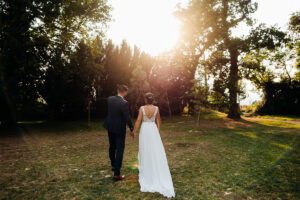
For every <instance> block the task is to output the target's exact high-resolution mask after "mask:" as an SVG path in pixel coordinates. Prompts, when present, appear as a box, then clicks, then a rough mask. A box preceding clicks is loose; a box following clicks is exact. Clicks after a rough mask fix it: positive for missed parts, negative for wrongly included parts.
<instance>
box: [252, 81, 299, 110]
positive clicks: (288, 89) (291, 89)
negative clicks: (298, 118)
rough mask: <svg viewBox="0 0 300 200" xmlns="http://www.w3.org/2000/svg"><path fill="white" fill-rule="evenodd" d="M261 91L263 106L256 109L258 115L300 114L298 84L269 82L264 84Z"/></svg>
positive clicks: (295, 82) (296, 82) (293, 82)
mask: <svg viewBox="0 0 300 200" xmlns="http://www.w3.org/2000/svg"><path fill="white" fill-rule="evenodd" d="M263 91H264V104H263V106H262V107H261V108H259V109H258V111H257V112H258V113H259V114H270V115H274V114H277V115H278V114H279V115H286V114H291V115H299V114H300V82H298V81H292V82H289V81H287V80H283V81H281V82H278V83H276V82H271V81H270V82H266V83H265V84H264V86H263Z"/></svg>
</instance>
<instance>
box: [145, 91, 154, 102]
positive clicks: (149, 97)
mask: <svg viewBox="0 0 300 200" xmlns="http://www.w3.org/2000/svg"><path fill="white" fill-rule="evenodd" d="M144 98H145V100H146V103H148V104H152V103H153V101H154V95H153V94H152V93H151V92H147V93H146V94H145V95H144Z"/></svg>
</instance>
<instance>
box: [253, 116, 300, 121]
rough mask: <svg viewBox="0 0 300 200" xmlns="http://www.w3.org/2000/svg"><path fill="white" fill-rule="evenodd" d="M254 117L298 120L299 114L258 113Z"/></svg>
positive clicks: (299, 118)
mask: <svg viewBox="0 0 300 200" xmlns="http://www.w3.org/2000/svg"><path fill="white" fill-rule="evenodd" d="M256 117H259V118H265V119H279V120H295V121H300V116H295V115H258V116H256Z"/></svg>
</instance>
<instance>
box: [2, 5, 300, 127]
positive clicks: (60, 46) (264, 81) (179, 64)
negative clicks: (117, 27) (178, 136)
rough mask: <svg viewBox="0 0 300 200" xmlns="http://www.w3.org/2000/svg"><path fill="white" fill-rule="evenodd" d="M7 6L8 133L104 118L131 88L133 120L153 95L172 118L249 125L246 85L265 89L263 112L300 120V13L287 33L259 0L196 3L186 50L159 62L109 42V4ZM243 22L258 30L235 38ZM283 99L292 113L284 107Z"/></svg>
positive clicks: (184, 36)
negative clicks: (242, 102) (209, 114)
mask: <svg viewBox="0 0 300 200" xmlns="http://www.w3.org/2000/svg"><path fill="white" fill-rule="evenodd" d="M0 7H1V8H0V9H1V11H0V12H1V13H0V14H1V26H0V33H1V35H0V45H1V46H0V50H1V51H0V61H1V62H0V84H1V85H0V86H1V88H0V89H1V93H0V94H1V96H0V120H1V126H2V127H16V121H18V120H35V119H53V120H54V119H76V118H86V117H87V113H88V110H90V111H91V116H92V117H93V118H102V117H104V116H105V114H106V99H107V97H108V96H110V95H114V94H115V93H116V86H117V84H126V85H128V86H129V88H130V91H129V95H128V97H127V98H128V100H129V102H130V110H131V114H132V116H135V114H136V112H137V109H138V107H139V106H140V105H142V104H143V94H144V93H145V92H148V91H151V92H153V93H154V94H155V96H156V104H157V105H159V107H160V109H161V113H162V115H168V116H172V115H177V114H181V113H182V112H188V113H189V114H194V113H200V110H201V109H200V108H201V107H203V106H205V107H211V108H214V109H218V110H220V111H225V112H227V113H228V117H231V118H239V117H240V112H239V104H238V97H240V98H242V97H243V94H244V93H245V88H243V86H242V85H241V84H240V81H241V80H242V79H248V80H251V81H252V83H254V84H255V85H256V86H257V88H259V89H262V90H263V91H264V93H265V100H264V101H263V102H264V103H265V105H264V107H263V106H262V108H261V110H260V111H261V112H267V113H270V112H271V111H272V110H273V111H274V109H275V110H276V114H289V113H287V112H290V111H291V112H293V113H290V114H299V113H295V111H297V109H293V108H292V107H295V106H298V107H299V101H300V100H299V95H298V97H297V96H296V92H295V91H297V92H298V93H299V80H300V78H299V77H300V76H299V72H297V73H296V74H290V73H289V70H287V66H288V65H291V64H290V63H291V62H289V61H290V60H291V59H294V60H296V66H295V68H297V69H299V57H300V54H299V52H300V50H299V49H300V45H299V38H300V36H299V34H300V30H299V27H300V26H299V24H300V23H299V22H300V13H299V12H298V13H294V14H293V15H292V16H291V19H290V29H289V30H288V31H287V32H283V31H280V30H279V29H278V28H276V27H267V26H266V25H263V24H260V25H255V24H254V22H253V19H252V17H251V14H253V13H254V12H255V11H256V9H257V4H256V3H253V2H252V1H251V0H220V1H211V0H198V1H190V3H189V4H188V5H187V6H185V7H180V6H179V7H178V10H177V11H176V12H175V13H174V14H175V15H176V17H177V18H178V19H179V20H180V21H181V22H182V33H181V38H180V40H179V42H178V44H177V45H176V47H174V49H173V50H170V51H169V52H165V53H163V54H161V55H159V56H156V57H152V56H150V55H149V54H147V53H145V52H141V51H140V50H139V49H138V48H137V47H136V46H135V47H130V46H129V45H128V44H127V43H126V41H123V42H122V44H120V45H116V44H113V42H112V41H111V40H107V39H106V38H109V35H108V36H105V34H104V31H103V27H105V25H106V24H107V22H108V21H109V20H110V9H111V8H110V7H109V6H108V5H107V1H106V0H91V1H85V0H76V1H67V0H55V1H50V0H49V1H48V0H33V1H29V0H16V1H10V0H2V1H0ZM240 23H245V24H247V25H248V26H249V27H250V29H251V31H250V32H249V34H248V35H246V36H235V35H233V34H232V32H233V30H234V29H235V28H236V27H237V26H238V25H239V24H240ZM95 35H97V36H96V37H95ZM266 61H267V62H266ZM266 63H267V64H270V63H271V64H272V65H273V66H275V67H276V68H277V69H279V71H280V73H279V74H276V73H275V72H274V71H272V70H270V69H269V68H268V67H267V66H268V65H267V64H266ZM278 79H279V80H280V81H278ZM209 80H213V81H212V82H213V84H212V85H210V84H209ZM280 84H282V85H280ZM278 85H280V86H278ZM273 93H274V94H275V93H276V94H279V93H280V95H278V98H275V97H274V94H273ZM298 93H297V94H298ZM287 98H288V99H287ZM283 101H284V102H290V103H285V104H281V105H282V106H283V105H286V106H290V107H289V108H288V109H286V107H282V108H280V109H277V108H278V105H279V104H280V102H283ZM297 112H298V111H297Z"/></svg>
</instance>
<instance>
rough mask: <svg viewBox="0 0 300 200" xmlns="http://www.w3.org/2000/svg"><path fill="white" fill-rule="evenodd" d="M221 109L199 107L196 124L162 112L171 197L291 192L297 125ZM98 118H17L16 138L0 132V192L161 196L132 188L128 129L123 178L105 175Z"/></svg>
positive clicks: (291, 195)
mask: <svg viewBox="0 0 300 200" xmlns="http://www.w3.org/2000/svg"><path fill="white" fill-rule="evenodd" d="M224 116H225V115H224V114H222V113H218V112H212V111H206V113H205V114H204V115H203V116H202V119H201V121H200V127H199V128H197V127H196V126H195V118H193V117H173V118H172V119H163V126H162V131H161V136H162V140H163V142H164V145H165V149H166V152H167V156H168V161H169V166H170V170H171V173H172V177H173V182H174V187H175V192H176V198H175V199H299V197H300V192H299V191H300V190H299V189H300V188H299V186H300V180H299V177H300V176H299V174H300V173H299V172H300V171H299V170H300V157H299V155H300V138H299V137H300V136H299V133H300V126H297V125H293V124H289V123H285V122H280V121H264V120H263V119H260V120H258V119H248V118H245V119H242V120H239V121H233V120H229V119H226V118H224ZM101 124H102V122H100V121H99V122H93V123H92V124H91V126H90V127H88V126H87V125H86V123H85V122H82V121H76V122H64V123H63V122H60V123H54V122H52V123H48V122H44V123H37V124H26V123H23V124H22V128H21V130H22V133H23V134H24V136H23V138H22V139H18V138H3V139H1V142H0V149H1V157H0V158H1V164H0V170H1V171H0V175H1V180H0V188H1V189H0V199H24V200H25V199H112V200H114V199H118V200H119V199H120V200H121V199H130V200H131V199H133V200H135V199H136V200H137V199H149V200H150V199H165V198H164V197H162V196H161V195H159V194H156V193H155V194H152V193H141V192H139V184H138V169H137V168H136V165H137V153H138V140H137V139H136V140H132V139H131V138H130V137H129V136H128V138H127V139H126V148H125V157H124V162H123V170H122V173H124V174H126V175H127V178H126V180H125V181H123V182H114V181H113V180H112V177H111V176H112V172H111V171H110V170H109V160H108V153H107V149H108V141H107V140H108V138H107V133H106V132H105V131H104V130H103V128H102V126H101Z"/></svg>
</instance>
